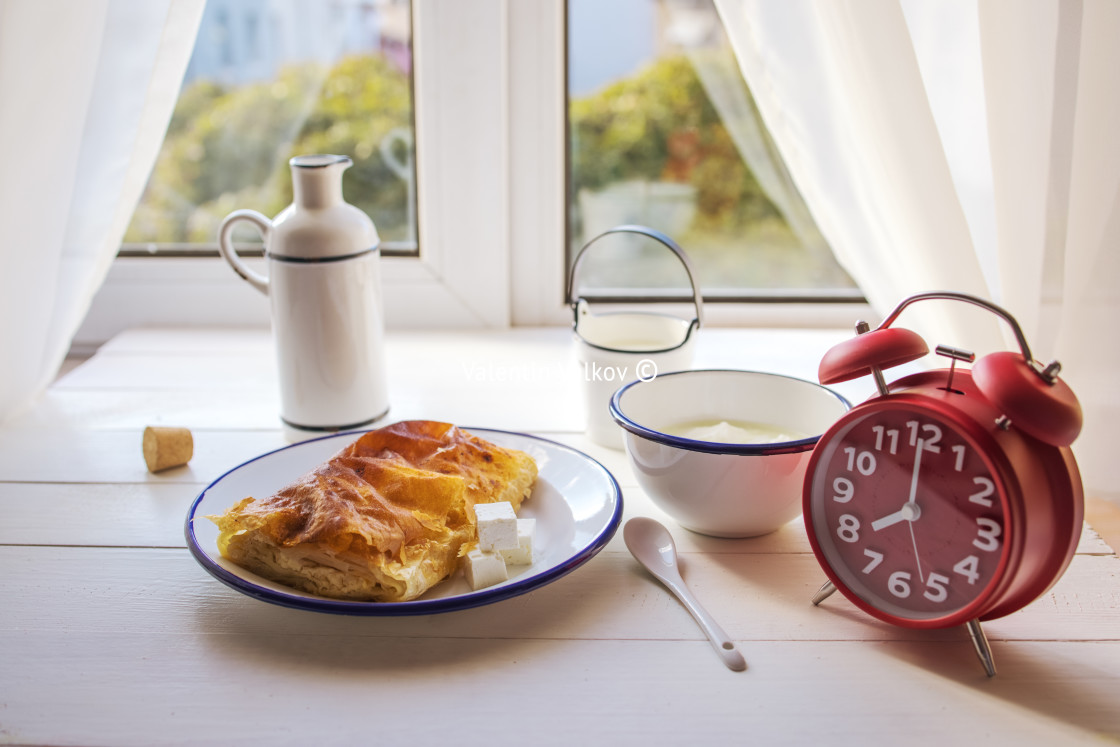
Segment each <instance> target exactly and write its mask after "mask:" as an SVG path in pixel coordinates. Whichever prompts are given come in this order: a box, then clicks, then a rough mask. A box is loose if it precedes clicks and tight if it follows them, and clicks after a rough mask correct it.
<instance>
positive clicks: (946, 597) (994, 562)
mask: <svg viewBox="0 0 1120 747" xmlns="http://www.w3.org/2000/svg"><path fill="white" fill-rule="evenodd" d="M928 299H945V300H954V301H964V302H966V303H970V304H973V305H976V306H980V307H982V308H985V309H988V310H989V311H992V312H993V313H995V314H997V315H998V316H1000V317H1002V318H1003V319H1004V320H1006V321H1007V323H1008V324H1010V325H1011V328H1012V330H1013V331H1014V334H1015V337H1016V340H1017V341H1018V344H1019V348H1020V352H1018V353H1015V352H1007V351H1004V352H997V353H992V354H990V355H987V356H984V357H982V358H980V359H979V360H976V361H975V364H974V365H973V366H972V368H971V370H969V369H967V368H963V367H959V366H958V363H959V362H961V361H965V362H969V363H972V362H973V360H974V359H975V356H974V355H973V354H972V353H969V352H967V351H963V350H958V349H954V348H949V347H945V346H938V347H937V349H936V352H937V353H938V354H940V355H943V356H946V357H947V358H949V359H950V364H949V367H948V368H944V369H938V370H932V371H926V372H923V373H918V374H913V375H910V376H906V377H904V378H902V379H899V380H898V381H895V382H892V383H891V384H889V385H888V384H887V383H886V381H885V379H884V378H883V375H882V370H883V369H885V368H890V367H892V366H897V365H901V364H903V363H907V362H909V361H913V360H916V359H917V358H920V357H922V356H924V355H926V354H927V353H928V352H929V349H928V348H927V346H926V343H925V342H924V341H923V340H922V338H921V337H919V336H918V335H917V334H915V333H914V332H911V331H909V330H906V329H902V328H898V327H891V326H890V325H891V324H892V323H893V322H894V321H895V319H897V318H898V316H899V315H900V314H901V313H902V311H903V309H905V308H906V307H907V306H909V305H910V304H912V303H915V302H917V301H924V300H928ZM856 331H857V333H858V334H857V336H856V337H854V338H852V339H850V340H846V341H844V342H842V343H840V344H839V345H836V346H835V347H833V348H832V349H831V350H829V351H828V352H827V353H826V354H825V356H824V358H823V359H822V360H821V363H820V370H819V378H820V382H821V383H822V384H833V383H837V382H841V381H847V380H849V379H854V378H856V377H859V376H865V375H871V376H873V377H874V378H875V382H876V387H877V389H878V394H876V395H874V396H872V397H871V398H870V399H868V400H867V401H865V402H863V403H862V404H860V405H857V406H856V407H854V408H852V409H851V410H850V411H849V412H848V413H847V414H845V415H844V416H843V417H842V418H840V420H838V421H837V422H836V423H835V424H834V425H833V426H832V427H831V428H830V429H829V430H828V431H827V432H825V434H824V435H823V436H821V438H820V441H819V442H818V443H817V445H816V447H815V449H814V450H813V455H812V457H811V459H810V461H809V465H808V470H807V473H806V478H805V485H804V492H803V503H804V516H805V528H806V530H807V532H808V535H809V542H810V544H811V545H812V547H813V552H814V553H815V555H816V557H817V560H818V561H819V562H820V564H821V566H822V567H823V568H824V571H825V573H826V574H827V575H828V578H829V581H828V583H826V584H825V585H824V586H823V587H822V588H821V590H820V591H819V592H818V593H817V595H816V597H815V598H814V599H813V603H814V604H819V603H820V602H821V601H823V600H824V599H825V598H826V597H827V596H828V595H830V594H831V593H832V592H834V591H836V590H837V589H839V590H840V591H841V593H843V594H844V596H846V597H847V598H848V599H849V600H851V601H852V603H853V604H855V605H856V606H857V607H859V608H860V609H862V610H864V611H865V612H867V613H869V614H870V615H873V616H874V617H877V618H879V619H880V620H884V621H886V622H888V623H892V624H894V625H900V626H903V627H908V628H944V627H950V626H954V625H960V624H964V625H966V626H967V627H968V631H969V634H970V636H971V638H972V641H973V644H974V645H975V647H976V651H977V654H978V655H979V656H980V659H981V661H982V662H983V664H984V668H985V670H986V671H987V673H988V675H989V676H993V675H994V674H995V665H994V663H993V661H992V655H991V649H990V647H989V645H988V642H987V640H986V638H985V637H984V633H983V631H982V630H981V628H980V621H982V620H991V619H994V618H997V617H1002V616H1004V615H1007V614H1010V613H1012V612H1015V611H1016V610H1019V609H1021V608H1022V607H1024V606H1026V605H1027V604H1029V603H1030V602H1032V601H1033V600H1035V599H1036V598H1038V597H1039V596H1040V595H1042V594H1043V593H1045V592H1046V590H1047V589H1049V588H1050V587H1051V586H1052V585H1053V584H1054V582H1056V581H1057V580H1058V578H1059V577H1060V576H1061V575H1062V573H1063V572H1064V571H1065V569H1066V567H1067V566H1068V565H1069V562H1070V560H1071V558H1072V557H1073V553H1074V550H1075V549H1076V547H1077V542H1078V540H1079V538H1080V536H1081V525H1082V521H1083V519H1084V494H1083V489H1082V485H1081V476H1080V473H1079V472H1078V469H1077V464H1076V462H1075V461H1074V458H1073V454H1072V452H1071V451H1070V448H1069V445H1070V444H1071V443H1072V442H1073V440H1074V439H1075V438H1076V437H1077V435H1078V433H1079V432H1080V430H1081V408H1080V405H1079V404H1078V402H1077V398H1076V397H1075V396H1074V394H1073V392H1072V391H1071V390H1070V388H1069V387H1068V386H1067V385H1066V384H1065V383H1064V382H1063V381H1062V380H1061V379H1060V378H1059V377H1058V372H1059V370H1060V368H1061V367H1060V365H1059V364H1058V363H1057V362H1056V361H1055V362H1053V363H1050V364H1049V365H1046V366H1043V365H1041V364H1039V363H1038V362H1037V361H1035V360H1034V359H1033V358H1032V357H1031V354H1030V349H1029V348H1028V346H1027V342H1026V339H1025V338H1024V337H1023V333H1022V330H1021V329H1020V328H1019V325H1018V323H1017V322H1016V321H1015V319H1014V318H1013V317H1012V316H1011V315H1010V314H1008V313H1007V312H1006V311H1005V310H1003V309H1001V308H1000V307H998V306H996V305H995V304H992V303H990V302H988V301H985V300H983V299H980V298H976V297H974V296H969V295H965V294H962V293H951V292H933V293H923V294H919V295H916V296H911V297H910V298H907V299H906V300H904V301H903V302H902V303H900V304H899V305H898V306H897V307H896V308H895V309H894V311H892V312H891V313H890V314H889V315H888V316H887V318H886V319H885V320H884V321H883V322H882V324H880V325H879V327H878V328H877V329H874V330H872V329H870V328H869V325H868V324H867V323H865V322H860V323H859V324H858V325H857V326H856Z"/></svg>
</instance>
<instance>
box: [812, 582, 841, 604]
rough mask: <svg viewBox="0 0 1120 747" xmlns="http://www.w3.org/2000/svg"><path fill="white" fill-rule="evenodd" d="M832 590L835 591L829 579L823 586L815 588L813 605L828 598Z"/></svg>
mask: <svg viewBox="0 0 1120 747" xmlns="http://www.w3.org/2000/svg"><path fill="white" fill-rule="evenodd" d="M834 591H836V586H835V585H834V584H833V583H832V582H831V581H825V582H824V586H822V587H821V588H819V589H817V593H816V594H814V595H813V606H816V605H818V604H820V603H821V602H823V601H824V600H826V599H828V598H829V597H830V596H832V592H834Z"/></svg>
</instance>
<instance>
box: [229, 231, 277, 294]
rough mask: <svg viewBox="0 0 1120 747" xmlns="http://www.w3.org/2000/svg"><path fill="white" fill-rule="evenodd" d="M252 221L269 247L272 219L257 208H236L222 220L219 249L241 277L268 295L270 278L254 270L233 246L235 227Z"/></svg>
mask: <svg viewBox="0 0 1120 747" xmlns="http://www.w3.org/2000/svg"><path fill="white" fill-rule="evenodd" d="M241 221H245V222H247V223H252V224H253V225H254V226H256V227H257V230H258V231H260V232H261V238H263V239H264V245H265V247H266V249H267V247H268V237H269V234H270V233H272V221H270V220H269V219H268V218H266V217H265V216H264V215H262V214H260V213H258V212H257V211H256V210H234V211H233V212H232V213H230V214H229V215H227V216H226V218H225V220H223V221H222V225H221V227H220V228H219V229H218V251H219V252H220V253H221V255H222V257H224V258H225V260H226V262H229V266H230V267H232V268H233V271H234V272H236V273H237V274H238V275H239V276H241V279H242V280H244V281H246V282H247V283H249V285H251V286H253V287H254V288H256V289H257V290H259V291H260V292H261V293H263V294H265V295H266V296H267V295H268V278H267V277H265V276H264V275H261V274H259V273H256V272H253V271H252V270H251V269H249V266H248V265H246V264H245V262H243V261H242V259H241V257H240V256H238V254H237V250H236V249H234V247H233V227H234V226H235V225H236V224H237V223H239V222H241Z"/></svg>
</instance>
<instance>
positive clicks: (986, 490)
mask: <svg viewBox="0 0 1120 747" xmlns="http://www.w3.org/2000/svg"><path fill="white" fill-rule="evenodd" d="M972 482H974V483H976V484H977V485H979V486H980V490H979V491H978V492H976V493H973V494H972V495H970V496H968V500H970V501H972V502H973V503H979V504H980V505H981V506H984V507H985V508H991V507H992V500H991V498H989V497H988V496H989V495H991V494H992V493H994V492H996V486H995V484H994V483H992V481H991V479H989V478H987V477H974V478H972ZM989 521H991V519H989Z"/></svg>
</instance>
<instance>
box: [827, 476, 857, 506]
mask: <svg viewBox="0 0 1120 747" xmlns="http://www.w3.org/2000/svg"><path fill="white" fill-rule="evenodd" d="M832 489H833V490H834V491H836V494H835V495H834V496H832V500H834V501H836V502H837V503H847V502H848V501H850V500H852V493H853V492H854V491H855V486H853V485H852V481H851V480H849V479H848V478H846V477H837V478H836V479H835V480H833V481H832Z"/></svg>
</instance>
